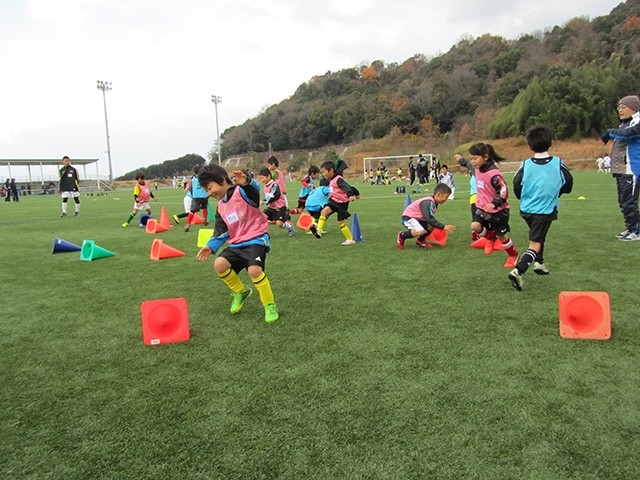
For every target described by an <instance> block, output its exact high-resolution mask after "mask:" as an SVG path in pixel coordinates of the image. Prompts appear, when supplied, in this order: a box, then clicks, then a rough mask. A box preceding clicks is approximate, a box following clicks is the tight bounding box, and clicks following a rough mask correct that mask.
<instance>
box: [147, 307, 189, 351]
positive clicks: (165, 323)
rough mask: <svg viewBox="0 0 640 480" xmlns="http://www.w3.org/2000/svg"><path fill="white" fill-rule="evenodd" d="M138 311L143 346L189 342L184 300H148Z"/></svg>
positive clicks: (187, 319)
mask: <svg viewBox="0 0 640 480" xmlns="http://www.w3.org/2000/svg"><path fill="white" fill-rule="evenodd" d="M140 311H141V313H142V340H143V341H144V344H145V345H160V344H164V343H173V342H184V341H185V340H189V337H190V333H189V314H188V311H187V300H186V299H184V298H166V299H164V300H148V301H146V302H142V304H141V305H140Z"/></svg>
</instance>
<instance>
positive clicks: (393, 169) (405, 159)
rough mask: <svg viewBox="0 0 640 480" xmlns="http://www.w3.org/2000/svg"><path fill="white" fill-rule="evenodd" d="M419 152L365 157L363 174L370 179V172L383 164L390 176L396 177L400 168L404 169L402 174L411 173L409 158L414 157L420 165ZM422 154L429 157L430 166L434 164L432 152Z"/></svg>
mask: <svg viewBox="0 0 640 480" xmlns="http://www.w3.org/2000/svg"><path fill="white" fill-rule="evenodd" d="M418 155H419V154H418V153H414V154H413V155H390V156H386V157H364V158H363V159H362V161H363V166H362V168H363V171H364V173H363V175H364V179H365V180H368V179H369V172H371V171H373V172H374V173H375V171H376V169H377V168H378V167H379V166H380V164H383V165H384V166H385V167H387V171H388V172H389V177H394V176H396V175H397V173H398V168H401V169H402V175H404V176H408V175H409V167H408V164H409V159H410V158H412V157H413V164H414V165H415V166H416V167H417V166H418ZM422 156H423V157H424V158H426V159H427V161H428V162H429V166H430V167H429V168H431V165H433V156H434V155H433V154H432V153H423V154H422Z"/></svg>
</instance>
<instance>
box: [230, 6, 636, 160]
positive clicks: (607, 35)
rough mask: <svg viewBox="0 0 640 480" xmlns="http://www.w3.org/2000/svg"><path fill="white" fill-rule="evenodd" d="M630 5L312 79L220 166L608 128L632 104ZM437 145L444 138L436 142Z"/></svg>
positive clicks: (249, 126) (247, 130)
mask: <svg viewBox="0 0 640 480" xmlns="http://www.w3.org/2000/svg"><path fill="white" fill-rule="evenodd" d="M639 79H640V0H628V1H627V2H625V3H621V4H620V5H618V6H617V7H616V8H614V9H613V10H612V11H611V13H610V14H609V15H604V16H601V17H597V18H595V19H593V20H590V19H588V18H574V19H572V20H570V21H569V22H567V23H566V24H565V25H563V26H555V27H554V28H553V29H550V30H547V31H539V32H532V33H529V34H525V35H522V36H521V37H520V38H517V39H512V40H507V39H505V38H502V37H500V36H496V35H492V34H490V33H487V34H485V35H482V36H480V37H478V38H472V37H465V38H463V39H461V40H460V41H459V42H458V43H457V44H455V45H454V46H452V47H451V49H450V50H449V51H448V52H446V53H444V54H442V55H438V56H436V57H433V58H428V57H426V56H424V55H422V54H417V55H414V56H413V57H411V58H409V59H407V60H406V61H404V62H403V63H402V64H397V63H385V62H383V61H381V60H378V61H375V62H373V63H372V64H370V65H360V66H357V67H354V68H347V69H344V70H340V71H338V72H327V73H325V74H324V75H319V76H316V77H313V78H312V79H311V80H309V81H308V82H306V83H303V84H302V85H300V86H299V87H298V89H297V90H296V92H295V93H294V94H293V95H292V96H291V97H290V98H289V99H287V100H284V101H282V102H281V103H279V104H277V105H274V106H271V107H270V108H268V109H266V110H265V111H264V112H262V113H261V114H260V115H258V116H256V117H255V118H252V119H249V120H247V121H246V122H245V123H243V124H242V125H240V126H235V127H231V128H229V129H227V130H226V131H225V132H224V134H223V138H224V151H225V153H226V154H227V155H231V156H233V155H241V154H245V153H247V152H265V151H267V150H268V148H269V144H271V146H272V148H273V149H274V150H276V151H278V150H304V149H314V148H318V147H322V146H325V145H342V144H345V143H353V142H357V141H360V140H363V139H377V138H382V137H384V136H387V135H389V134H390V133H391V132H392V129H394V128H396V129H397V130H398V131H399V132H400V133H401V134H405V135H406V134H408V135H416V136H420V137H423V138H425V139H438V140H445V141H446V142H447V143H448V144H451V143H453V142H458V143H466V142H468V141H471V140H474V139H478V138H504V137H511V136H518V135H522V134H523V133H524V131H525V130H526V129H527V128H528V127H529V126H531V125H533V124H536V123H546V124H548V125H550V126H551V127H552V128H553V129H554V131H555V135H556V137H557V138H558V139H572V140H575V141H578V140H580V139H581V138H588V137H595V136H597V135H598V134H600V133H601V132H602V131H603V130H605V129H606V128H610V127H611V125H615V124H616V123H617V116H616V111H615V107H616V102H617V100H618V99H619V98H620V97H622V96H624V95H628V94H630V93H637V92H640V80H639ZM445 134H446V138H443V137H444V136H445Z"/></svg>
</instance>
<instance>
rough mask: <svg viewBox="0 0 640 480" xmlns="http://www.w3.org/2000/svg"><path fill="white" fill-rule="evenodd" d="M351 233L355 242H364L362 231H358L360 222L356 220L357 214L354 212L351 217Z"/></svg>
mask: <svg viewBox="0 0 640 480" xmlns="http://www.w3.org/2000/svg"><path fill="white" fill-rule="evenodd" d="M351 235H352V236H353V239H354V240H355V241H356V242H364V238H362V233H361V232H360V222H358V214H357V213H354V214H353V218H352V219H351Z"/></svg>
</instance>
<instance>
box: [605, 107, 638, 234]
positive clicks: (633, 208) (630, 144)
mask: <svg viewBox="0 0 640 480" xmlns="http://www.w3.org/2000/svg"><path fill="white" fill-rule="evenodd" d="M618 115H619V117H620V120H622V123H621V124H620V126H619V127H618V128H613V129H611V130H609V131H608V132H606V133H603V134H602V136H601V137H600V139H601V140H602V141H603V142H604V144H605V145H606V144H607V143H608V142H609V140H611V139H613V147H612V148H611V156H612V157H613V161H612V162H611V165H612V166H611V168H610V170H611V171H612V172H613V177H614V178H615V179H616V186H617V187H618V204H619V205H620V210H621V211H622V215H623V217H624V223H625V226H626V229H625V230H624V231H623V232H620V233H619V234H618V235H616V237H618V239H619V240H621V241H623V242H628V241H632V240H640V234H639V233H640V232H639V229H640V213H639V212H638V188H640V98H638V97H637V96H636V95H628V96H626V97H624V98H622V99H620V102H618ZM605 162H606V159H605ZM606 170H607V165H606V163H605V171H606Z"/></svg>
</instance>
